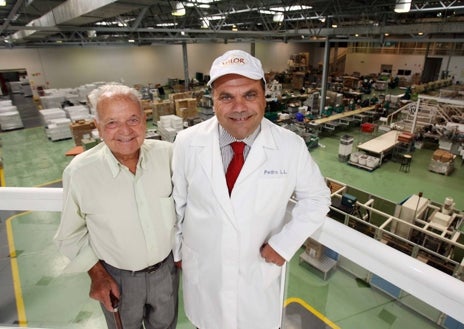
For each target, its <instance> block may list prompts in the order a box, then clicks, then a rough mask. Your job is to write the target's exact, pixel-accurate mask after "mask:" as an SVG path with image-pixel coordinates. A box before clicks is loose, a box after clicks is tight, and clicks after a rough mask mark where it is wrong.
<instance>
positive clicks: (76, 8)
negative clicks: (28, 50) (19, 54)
mask: <svg viewBox="0 0 464 329" xmlns="http://www.w3.org/2000/svg"><path fill="white" fill-rule="evenodd" d="M152 3H153V1H152V0H134V1H131V2H128V1H121V0H67V1H66V2H63V3H62V4H60V5H58V6H56V7H55V8H53V9H52V10H50V11H49V12H47V13H46V14H44V15H43V16H41V17H39V18H37V19H35V20H33V21H31V22H30V23H28V24H27V26H29V27H38V28H41V27H43V28H47V27H48V28H49V27H58V26H60V25H74V26H80V25H85V24H91V23H94V22H98V21H101V20H103V19H107V18H111V17H116V16H119V15H122V14H124V13H127V12H131V11H134V10H137V9H139V8H141V7H146V6H149V5H151V4H152ZM55 33H56V32H50V31H40V29H38V30H22V31H18V32H16V33H14V34H13V35H12V39H13V40H14V41H21V40H22V39H40V38H43V37H44V36H47V35H51V34H55Z"/></svg>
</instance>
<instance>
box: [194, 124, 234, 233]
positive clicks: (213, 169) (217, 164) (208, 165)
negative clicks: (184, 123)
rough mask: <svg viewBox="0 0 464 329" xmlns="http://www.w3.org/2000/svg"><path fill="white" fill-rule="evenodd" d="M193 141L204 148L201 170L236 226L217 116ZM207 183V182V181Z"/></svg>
mask: <svg viewBox="0 0 464 329" xmlns="http://www.w3.org/2000/svg"><path fill="white" fill-rule="evenodd" d="M192 143H195V144H196V145H197V146H200V147H201V148H202V149H201V151H200V154H199V162H200V166H201V170H203V171H204V173H205V176H206V177H207V179H208V180H209V183H210V185H211V189H212V191H213V193H214V195H215V197H216V199H217V200H218V203H219V205H220V206H221V208H222V209H223V211H224V212H225V213H226V215H227V217H228V218H229V219H230V220H231V222H232V223H233V224H234V226H235V220H234V218H235V217H234V212H233V209H232V203H231V201H230V197H229V192H228V190H227V183H226V178H225V173H224V167H223V164H222V156H221V150H220V148H219V136H218V122H217V119H216V118H215V117H214V118H213V119H211V124H210V125H208V126H207V129H205V130H204V133H203V134H202V135H201V136H198V138H197V139H196V140H195V141H193V142H192ZM205 184H207V182H206V181H205Z"/></svg>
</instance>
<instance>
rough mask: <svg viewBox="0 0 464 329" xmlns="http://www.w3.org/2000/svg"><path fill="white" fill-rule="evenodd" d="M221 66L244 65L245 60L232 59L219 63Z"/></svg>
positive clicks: (239, 58)
mask: <svg viewBox="0 0 464 329" xmlns="http://www.w3.org/2000/svg"><path fill="white" fill-rule="evenodd" d="M221 64H222V65H223V66H225V65H230V64H245V59H244V58H241V57H232V58H228V59H227V60H225V61H223V62H222V63H221Z"/></svg>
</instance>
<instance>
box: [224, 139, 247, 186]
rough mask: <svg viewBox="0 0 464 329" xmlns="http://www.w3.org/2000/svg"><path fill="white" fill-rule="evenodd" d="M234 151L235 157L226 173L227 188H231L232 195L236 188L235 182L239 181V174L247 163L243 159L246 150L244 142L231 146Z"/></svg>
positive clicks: (234, 143)
mask: <svg viewBox="0 0 464 329" xmlns="http://www.w3.org/2000/svg"><path fill="white" fill-rule="evenodd" d="M230 146H231V147H232V150H233V151H234V156H233V157H232V160H231V161H230V164H229V167H227V172H226V181H227V187H228V188H229V194H230V193H232V189H233V188H234V184H235V181H236V180H237V177H238V174H239V173H240V170H241V169H242V167H243V164H244V163H245V158H244V157H243V150H244V149H245V143H244V142H233V143H231V144H230Z"/></svg>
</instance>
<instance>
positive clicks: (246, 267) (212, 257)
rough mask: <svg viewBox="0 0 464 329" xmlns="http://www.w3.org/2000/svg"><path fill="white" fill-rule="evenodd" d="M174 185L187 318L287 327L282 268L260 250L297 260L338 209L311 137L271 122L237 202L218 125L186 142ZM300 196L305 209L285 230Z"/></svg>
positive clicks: (213, 122) (202, 323)
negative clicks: (331, 208)
mask: <svg viewBox="0 0 464 329" xmlns="http://www.w3.org/2000/svg"><path fill="white" fill-rule="evenodd" d="M173 183H174V191H173V196H174V200H175V202H176V211H177V216H178V225H177V229H178V230H177V235H176V237H177V238H176V244H177V245H176V246H175V248H174V253H175V259H176V260H180V259H182V268H183V275H182V277H183V294H184V295H183V297H184V307H185V312H186V315H187V317H188V318H189V319H190V321H191V322H192V323H193V324H194V325H195V326H197V327H198V328H200V329H276V328H279V326H280V312H281V309H282V305H281V303H280V300H279V299H280V298H279V291H280V274H281V267H279V266H277V265H274V264H270V263H266V262H265V261H264V259H263V258H262V257H261V255H260V247H261V245H262V244H263V243H265V242H269V244H270V245H271V246H272V247H273V248H274V249H275V250H276V251H277V252H278V253H279V254H280V255H282V256H283V257H284V258H285V259H286V260H289V259H290V258H291V257H292V256H293V254H294V253H295V252H296V251H297V250H298V248H300V247H301V246H302V244H303V243H304V241H305V239H306V238H307V237H308V236H309V235H311V234H312V233H313V232H314V231H315V230H316V229H317V228H319V227H320V226H321V225H322V223H323V220H324V218H325V215H326V214H327V212H328V210H329V208H328V207H329V204H330V192H329V189H328V188H327V185H326V183H325V181H324V178H323V176H322V175H321V173H320V171H319V168H318V167H317V165H316V164H315V162H314V161H313V160H312V159H311V156H310V154H309V152H308V149H307V147H306V144H305V143H304V141H303V139H302V138H301V137H299V136H297V135H296V134H294V133H293V132H291V131H289V130H287V129H284V128H281V127H279V126H277V125H275V124H273V123H272V122H270V121H268V120H267V119H263V121H262V124H261V132H260V134H259V135H258V136H257V138H256V140H255V141H254V143H253V145H252V147H251V150H250V153H249V154H248V156H247V159H246V161H245V164H244V166H243V168H242V171H241V172H240V175H239V177H238V178H237V181H236V183H235V186H234V189H233V191H232V195H231V196H230V197H229V194H228V191H227V185H226V179H225V174H224V169H223V164H222V158H221V153H220V148H219V141H218V121H217V119H216V117H213V118H211V119H209V120H208V121H205V122H203V123H200V124H198V125H196V126H193V127H191V128H188V129H186V130H184V131H182V132H180V133H179V134H178V136H177V137H176V141H175V144H174V155H173ZM294 192H295V195H296V197H297V198H298V199H299V202H298V204H297V205H296V207H295V208H294V210H293V212H292V216H291V219H290V220H289V221H288V222H287V223H285V219H284V217H285V211H286V207H287V203H288V200H289V198H290V197H291V196H292V194H293V193H294Z"/></svg>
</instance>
